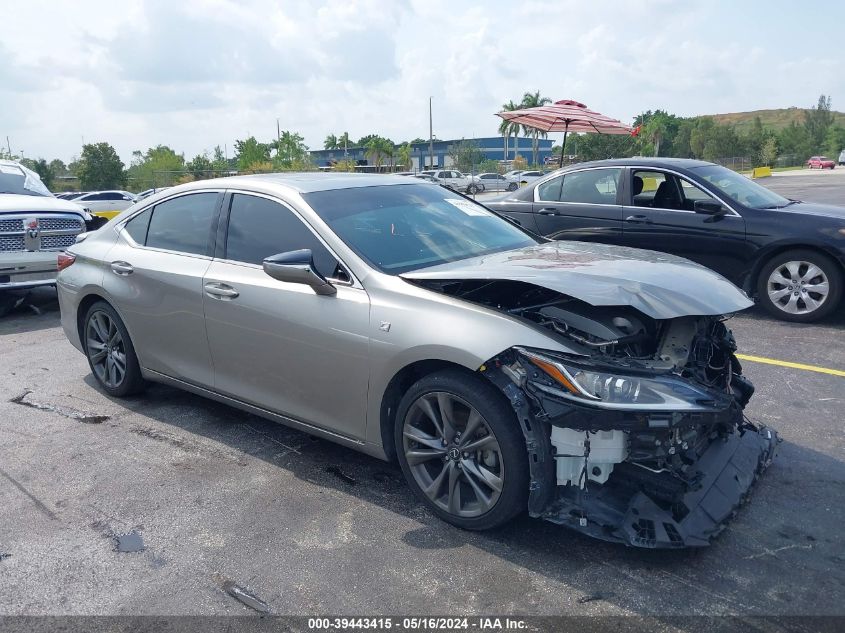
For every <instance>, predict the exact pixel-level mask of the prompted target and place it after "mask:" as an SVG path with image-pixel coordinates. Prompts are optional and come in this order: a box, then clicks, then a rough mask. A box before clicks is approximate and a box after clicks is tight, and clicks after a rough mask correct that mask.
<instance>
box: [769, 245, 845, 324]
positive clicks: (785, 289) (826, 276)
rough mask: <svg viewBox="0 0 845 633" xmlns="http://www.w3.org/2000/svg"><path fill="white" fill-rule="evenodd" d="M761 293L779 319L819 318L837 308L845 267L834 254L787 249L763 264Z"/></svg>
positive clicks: (770, 310)
mask: <svg viewBox="0 0 845 633" xmlns="http://www.w3.org/2000/svg"><path fill="white" fill-rule="evenodd" d="M757 296H758V299H759V301H760V303H761V304H762V306H763V307H764V308H765V309H766V310H767V311H768V312H769V313H770V314H772V315H774V316H776V317H778V318H779V319H783V320H785V321H794V322H797V323H809V322H811V321H818V320H819V319H823V318H824V317H826V316H827V315H828V314H830V313H831V312H832V311H833V310H835V309H836V306H837V305H838V304H839V302H840V300H841V298H842V270H841V269H840V268H839V266H838V265H837V264H836V262H834V261H833V260H832V259H831V258H830V257H827V256H826V255H823V254H821V253H818V252H816V251H811V250H793V251H786V252H784V253H780V254H778V255H776V256H774V257H773V258H772V259H770V260H769V261H768V262H767V263H766V265H765V266H763V269H762V270H761V271H760V277H759V279H758V281H757Z"/></svg>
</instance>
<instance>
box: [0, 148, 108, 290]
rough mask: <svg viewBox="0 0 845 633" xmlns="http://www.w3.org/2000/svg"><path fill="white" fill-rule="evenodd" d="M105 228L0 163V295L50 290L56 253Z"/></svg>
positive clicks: (18, 168) (26, 173)
mask: <svg viewBox="0 0 845 633" xmlns="http://www.w3.org/2000/svg"><path fill="white" fill-rule="evenodd" d="M105 222H106V220H105V219H104V218H95V217H93V216H92V215H91V214H90V213H88V211H86V210H85V209H84V208H83V207H81V206H80V205H78V204H75V203H73V202H68V201H66V200H59V199H58V198H56V197H55V196H53V194H52V193H50V191H49V190H48V189H47V187H45V186H44V183H42V182H41V179H40V178H39V177H38V174H36V173H35V172H34V171H31V170H30V169H27V168H26V167H24V166H23V165H21V164H20V163H16V162H14V161H10V160H0V292H2V291H3V290H10V289H17V288H33V287H35V286H49V285H53V284H55V283H56V273H57V268H58V256H59V253H61V252H62V251H64V250H65V249H66V248H67V247H68V246H70V245H71V244H73V243H74V242H75V241H76V237H77V235H79V234H80V233H84V232H86V231H90V230H94V229H95V228H97V227H99V226H101V225H102V224H104V223H105Z"/></svg>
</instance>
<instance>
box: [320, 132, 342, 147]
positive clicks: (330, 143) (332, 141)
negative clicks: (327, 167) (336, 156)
mask: <svg viewBox="0 0 845 633" xmlns="http://www.w3.org/2000/svg"><path fill="white" fill-rule="evenodd" d="M337 148H338V145H337V137H336V136H335V135H334V134H329V135H328V136H327V137H326V140H325V141H323V149H337Z"/></svg>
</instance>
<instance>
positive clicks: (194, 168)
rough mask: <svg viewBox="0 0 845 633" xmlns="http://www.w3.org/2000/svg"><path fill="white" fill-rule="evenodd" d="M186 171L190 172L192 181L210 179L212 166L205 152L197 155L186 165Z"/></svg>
mask: <svg viewBox="0 0 845 633" xmlns="http://www.w3.org/2000/svg"><path fill="white" fill-rule="evenodd" d="M185 167H187V169H188V171H189V172H191V176H193V178H194V180H202V179H203V178H212V177H213V172H212V170H213V169H214V164H213V163H212V162H211V159H210V158H209V157H208V153H207V152H203V153H202V154H197V155H196V156H194V157H193V158H192V159H191V160H190V161H189V162H188V163H187V164H186V165H185Z"/></svg>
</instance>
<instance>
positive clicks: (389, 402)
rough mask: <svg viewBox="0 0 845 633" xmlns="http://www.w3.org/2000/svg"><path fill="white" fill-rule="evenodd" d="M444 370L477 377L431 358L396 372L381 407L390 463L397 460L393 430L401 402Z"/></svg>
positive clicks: (380, 427)
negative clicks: (412, 389)
mask: <svg viewBox="0 0 845 633" xmlns="http://www.w3.org/2000/svg"><path fill="white" fill-rule="evenodd" d="M444 369H455V370H459V371H461V372H464V373H466V374H467V375H468V376H471V375H476V372H473V371H472V370H471V369H468V368H467V367H466V366H464V365H461V364H460V363H456V362H453V361H448V360H443V359H437V358H429V359H425V360H418V361H414V362H413V363H410V364H408V365H405V366H404V367H402V369H400V370H399V371H398V372H396V373H395V374H394V375H393V377H392V378H391V379H390V381H389V382H388V383H387V387H386V388H385V390H384V393H383V394H382V397H381V406H380V409H379V429H380V433H381V443H382V446H383V448H384V453H385V455H386V456H387V459H388V460H389V461H395V460H396V447H395V445H394V442H393V430H394V424H395V418H396V411H397V409H398V408H399V402H400V401H401V400H402V396H404V395H405V393H406V392H407V391H408V389H410V387H411V385H413V384H414V383H415V382H417V381H418V380H420V379H421V378H424V377H425V376H428V375H430V374H433V373H435V372H438V371H442V370H444Z"/></svg>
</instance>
